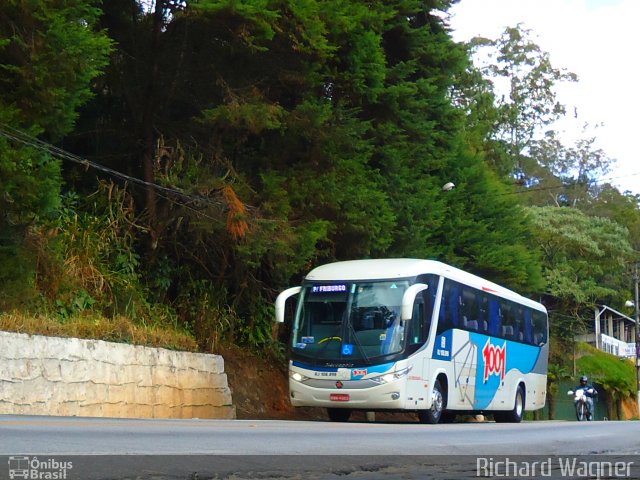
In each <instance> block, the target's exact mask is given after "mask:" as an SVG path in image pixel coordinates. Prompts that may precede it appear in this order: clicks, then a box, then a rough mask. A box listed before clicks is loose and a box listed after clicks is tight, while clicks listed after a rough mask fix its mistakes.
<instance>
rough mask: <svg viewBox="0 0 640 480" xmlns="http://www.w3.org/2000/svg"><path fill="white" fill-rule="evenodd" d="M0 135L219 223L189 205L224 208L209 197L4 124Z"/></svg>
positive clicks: (1, 126)
mask: <svg viewBox="0 0 640 480" xmlns="http://www.w3.org/2000/svg"><path fill="white" fill-rule="evenodd" d="M0 135H2V136H4V137H5V138H8V139H10V140H13V141H15V142H19V143H22V144H23V145H27V146H30V147H33V148H36V149H38V150H41V151H44V152H46V153H49V154H50V155H52V156H53V157H56V158H60V159H63V160H68V161H70V162H73V163H76V164H78V165H82V166H84V167H87V168H93V169H95V170H98V171H101V172H103V173H106V174H107V175H109V176H111V177H115V178H118V179H120V180H124V181H125V182H130V183H133V184H137V185H140V186H142V187H143V188H144V189H146V190H151V189H152V190H154V191H155V192H156V194H157V195H158V196H159V197H161V198H164V199H165V200H167V201H169V202H171V203H173V204H175V205H180V206H182V207H185V208H187V209H189V210H191V211H193V212H195V213H197V214H199V215H202V216H204V217H206V218H208V219H210V220H214V221H219V219H216V218H214V217H211V216H210V215H207V214H206V213H204V212H203V211H201V210H198V209H196V208H195V207H194V206H193V205H191V204H190V203H196V204H208V205H211V206H214V207H217V208H223V207H224V203H223V202H220V201H217V202H216V201H213V200H212V199H211V198H209V197H205V196H202V195H191V194H188V193H185V192H183V191H181V190H177V189H175V188H170V187H165V186H164V185H158V184H157V183H152V182H147V181H146V180H142V179H140V178H137V177H133V176H131V175H127V174H125V173H122V172H119V171H117V170H114V169H112V168H109V167H105V166H104V165H101V164H99V163H96V162H92V161H91V160H87V159H85V158H82V157H79V156H77V155H74V154H72V153H70V152H67V151H66V150H63V149H61V148H59V147H56V146H55V145H52V144H50V143H47V142H44V141H42V140H40V139H38V138H36V137H34V136H32V135H29V134H28V133H26V132H23V131H21V130H18V129H16V128H13V127H10V126H8V125H5V124H0ZM171 196H177V197H179V198H182V199H185V200H188V201H189V202H188V203H187V202H181V201H178V200H176V199H175V198H171Z"/></svg>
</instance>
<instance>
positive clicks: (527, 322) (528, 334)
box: [524, 308, 533, 344]
mask: <svg viewBox="0 0 640 480" xmlns="http://www.w3.org/2000/svg"><path fill="white" fill-rule="evenodd" d="M524 342H525V343H528V344H533V319H532V317H531V309H530V308H526V309H525V310H524Z"/></svg>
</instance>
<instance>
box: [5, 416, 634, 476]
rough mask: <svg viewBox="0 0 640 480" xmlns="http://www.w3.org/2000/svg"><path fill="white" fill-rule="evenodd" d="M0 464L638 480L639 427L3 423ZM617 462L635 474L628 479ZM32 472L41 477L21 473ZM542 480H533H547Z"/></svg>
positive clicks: (91, 469) (39, 468) (89, 471)
mask: <svg viewBox="0 0 640 480" xmlns="http://www.w3.org/2000/svg"><path fill="white" fill-rule="evenodd" d="M0 456H4V458H5V459H6V463H4V461H3V459H2V458H0V478H9V475H10V474H11V473H13V474H14V475H15V474H16V472H18V473H24V471H25V470H32V471H34V472H35V474H38V472H44V473H45V474H46V475H45V474H42V475H40V476H39V478H66V479H74V478H78V479H87V480H89V479H96V480H97V479H103V480H107V479H125V478H131V479H134V478H135V479H158V480H160V479H189V480H196V479H197V480H201V479H205V478H219V479H222V478H229V479H234V480H238V479H242V478H259V479H268V478H287V479H306V478H322V479H328V478H336V479H337V478H341V479H343V480H360V479H377V478H380V479H383V478H384V479H389V478H437V479H445V478H452V479H462V478H479V477H482V476H485V477H488V478H489V477H494V476H497V475H499V474H500V470H499V467H500V465H503V464H501V463H500V461H504V460H505V458H511V459H512V460H513V459H516V460H518V461H520V460H521V461H523V462H525V461H526V462H535V461H537V462H539V464H540V465H544V462H545V461H547V460H548V461H549V462H551V460H550V459H552V458H553V463H554V465H555V466H556V467H557V468H556V470H554V472H555V473H558V475H560V473H566V472H560V471H559V470H558V468H559V467H558V465H557V463H558V462H557V461H556V460H557V459H558V457H563V458H565V457H566V459H574V460H575V459H577V458H579V459H581V461H583V460H585V459H586V461H589V462H594V461H598V462H600V461H607V462H617V463H620V465H619V466H620V467H621V470H620V472H622V473H623V474H624V475H612V476H610V477H609V478H613V477H614V476H615V477H617V478H640V422H637V421H627V422H589V423H578V422H523V423H521V424H496V423H492V422H487V423H466V424H462V423H460V424H449V425H420V424H414V423H355V422H349V423H329V422H326V423H325V422H293V421H258V420H198V419H193V420H139V419H136V420H131V419H105V418H77V417H35V416H11V415H9V416H6V415H5V416H0ZM34 458H36V459H37V461H34ZM593 459H596V460H593ZM514 461H515V460H514ZM65 462H67V463H65ZM69 462H70V463H69ZM621 462H623V463H624V462H626V463H627V464H628V463H631V464H632V465H631V466H630V467H629V468H628V469H627V470H628V471H627V470H624V468H623V467H624V465H623V463H621ZM2 463H4V465H6V467H3V466H2ZM21 463H22V464H21ZM27 463H29V465H30V466H31V467H36V468H25V467H24V465H25V464H27ZM496 465H497V467H496V468H497V470H496V469H494V470H492V468H493V467H494V466H496ZM523 465H525V464H523ZM526 465H528V464H526ZM65 466H66V467H72V468H62V467H65ZM480 467H482V468H481V469H480V473H481V474H479V473H478V472H479V470H478V468H480ZM20 468H22V469H24V470H20ZM514 468H515V467H514ZM523 468H524V467H523ZM56 469H57V470H56ZM55 472H58V475H59V476H58V477H55V476H52V475H53V473H55ZM585 472H586V473H589V474H593V473H594V472H587V471H586V470H585ZM620 472H618V473H620ZM63 473H64V474H65V475H66V476H65V477H62V474H63ZM483 473H486V474H487V475H483ZM489 473H491V474H492V475H488V474H489ZM507 473H509V472H507ZM516 473H518V472H516ZM520 473H522V472H520ZM524 473H527V472H526V471H525V472H524ZM538 473H540V476H538V477H535V476H531V475H526V478H549V476H548V475H544V472H538ZM552 473H553V472H552ZM574 473H575V472H574ZM627 473H628V474H627ZM30 474H31V473H29V475H30ZM16 478H20V477H16ZM22 478H34V477H22ZM508 478H520V476H518V475H516V476H513V477H508ZM522 478H525V476H522ZM551 478H567V476H566V475H560V476H558V477H553V476H551ZM569 478H593V475H592V476H573V477H569ZM602 478H607V477H606V476H605V475H602Z"/></svg>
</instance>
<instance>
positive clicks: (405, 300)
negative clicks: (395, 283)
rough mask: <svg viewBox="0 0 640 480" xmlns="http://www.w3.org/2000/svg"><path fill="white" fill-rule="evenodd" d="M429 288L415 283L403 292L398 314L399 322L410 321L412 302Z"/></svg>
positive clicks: (423, 284)
mask: <svg viewBox="0 0 640 480" xmlns="http://www.w3.org/2000/svg"><path fill="white" fill-rule="evenodd" d="M427 288H429V285H427V284H425V283H416V284H415V285H411V286H410V287H409V288H407V290H406V291H405V292H404V295H403V296H402V312H401V313H400V320H410V319H411V315H412V314H413V302H414V301H415V300H416V296H417V295H418V293H420V292H422V291H423V290H426V289H427Z"/></svg>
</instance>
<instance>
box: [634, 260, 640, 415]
mask: <svg viewBox="0 0 640 480" xmlns="http://www.w3.org/2000/svg"><path fill="white" fill-rule="evenodd" d="M638 281H640V279H639V278H638V263H637V262H636V264H635V268H634V270H633V283H634V285H635V290H636V291H635V293H636V296H635V302H633V303H634V310H635V317H636V381H637V388H636V390H637V391H638V396H637V398H636V401H637V402H638V418H640V305H638Z"/></svg>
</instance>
